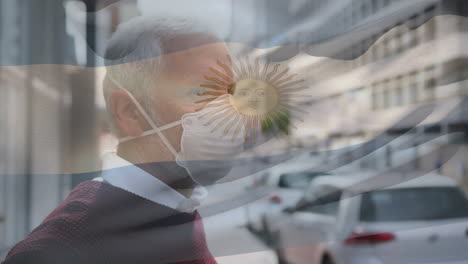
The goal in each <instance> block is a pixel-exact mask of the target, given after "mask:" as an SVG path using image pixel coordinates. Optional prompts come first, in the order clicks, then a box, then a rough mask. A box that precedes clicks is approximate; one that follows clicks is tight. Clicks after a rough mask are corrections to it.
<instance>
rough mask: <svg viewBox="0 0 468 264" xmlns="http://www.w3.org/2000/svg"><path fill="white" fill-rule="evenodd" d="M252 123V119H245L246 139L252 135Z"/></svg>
mask: <svg viewBox="0 0 468 264" xmlns="http://www.w3.org/2000/svg"><path fill="white" fill-rule="evenodd" d="M250 121H251V119H250V117H249V118H246V119H245V131H244V137H247V136H249V135H248V134H249V133H250V126H251V122H250Z"/></svg>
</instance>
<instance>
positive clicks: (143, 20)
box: [103, 16, 215, 135]
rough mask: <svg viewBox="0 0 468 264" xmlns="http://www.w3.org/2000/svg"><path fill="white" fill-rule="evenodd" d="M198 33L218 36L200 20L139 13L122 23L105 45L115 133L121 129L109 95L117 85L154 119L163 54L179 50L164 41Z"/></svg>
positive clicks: (106, 90) (107, 99)
mask: <svg viewBox="0 0 468 264" xmlns="http://www.w3.org/2000/svg"><path fill="white" fill-rule="evenodd" d="M198 33H203V34H207V35H211V36H215V35H214V34H213V33H211V32H210V31H209V30H208V29H206V28H203V27H202V26H200V24H198V23H197V22H195V21H189V20H187V19H179V18H157V17H153V16H140V17H136V18H134V19H131V20H129V21H128V22H125V23H123V24H121V25H119V27H118V28H117V31H116V32H115V33H114V34H113V36H112V38H111V39H110V40H109V43H108V45H107V48H106V54H105V59H106V65H107V66H106V68H107V72H106V77H105V78H104V83H103V86H104V99H105V102H106V108H107V113H108V116H109V121H110V126H111V130H112V131H113V132H114V134H116V133H118V131H117V129H116V126H115V120H114V117H113V116H112V110H111V109H110V105H111V104H110V95H111V94H112V92H113V91H114V90H116V89H118V86H117V85H119V86H121V87H123V88H125V89H126V90H127V91H128V92H130V93H131V94H132V95H133V96H134V97H135V99H136V100H138V102H139V103H140V104H141V105H142V106H143V108H144V109H145V110H146V111H147V113H148V114H149V115H150V117H151V118H153V120H155V118H156V115H155V113H154V108H153V107H152V106H153V103H154V89H155V87H156V86H157V83H155V82H156V81H155V80H157V79H158V76H159V75H160V73H161V69H162V68H163V67H164V61H163V59H162V55H164V54H167V53H170V52H173V51H176V50H174V47H167V46H165V45H164V42H166V41H170V40H173V39H176V38H177V37H181V36H186V35H190V34H198ZM175 49H176V48H175ZM116 82H117V83H118V84H116ZM116 135H117V134H116Z"/></svg>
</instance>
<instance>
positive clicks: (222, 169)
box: [110, 78, 244, 185]
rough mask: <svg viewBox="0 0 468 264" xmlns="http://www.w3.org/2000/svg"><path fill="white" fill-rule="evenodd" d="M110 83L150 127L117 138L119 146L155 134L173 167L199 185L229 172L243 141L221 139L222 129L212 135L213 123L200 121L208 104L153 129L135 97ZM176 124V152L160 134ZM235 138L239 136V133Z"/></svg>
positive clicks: (228, 137)
mask: <svg viewBox="0 0 468 264" xmlns="http://www.w3.org/2000/svg"><path fill="white" fill-rule="evenodd" d="M110 80H111V81H112V82H114V84H115V85H117V87H119V88H120V89H121V90H123V91H125V92H127V94H128V95H129V96H130V98H131V100H132V101H133V102H134V103H135V105H136V107H137V109H138V111H139V112H140V113H141V114H142V115H143V117H144V118H145V120H146V122H148V124H149V125H150V126H151V128H152V129H151V130H147V131H145V132H144V133H142V134H141V135H139V136H134V137H131V136H128V137H124V138H120V139H119V142H121V143H122V142H126V141H129V140H132V139H135V138H140V137H145V136H149V135H153V134H157V135H158V136H159V137H160V138H161V140H162V142H163V143H164V145H165V146H166V147H167V148H168V149H169V151H171V153H172V154H173V155H174V157H175V158H176V162H177V164H179V165H180V166H182V167H183V168H185V169H186V171H187V173H188V174H189V175H190V177H191V178H192V179H193V180H194V181H195V182H196V183H197V184H200V185H210V184H214V183H215V182H216V181H218V180H220V179H222V178H223V177H224V176H226V175H227V174H228V173H229V172H230V171H231V169H232V164H233V162H232V160H233V159H234V158H235V156H237V155H238V154H240V153H241V152H242V151H243V149H244V138H243V137H239V136H238V137H235V138H232V137H230V136H223V134H222V129H218V130H216V131H214V132H213V127H214V126H215V125H216V124H217V123H212V124H205V122H206V120H203V119H201V118H200V117H201V116H202V115H203V114H204V113H205V112H206V111H209V110H210V108H209V104H208V105H207V106H206V107H205V108H204V110H201V111H197V112H195V113H188V114H185V115H183V116H182V119H181V120H179V121H176V122H173V123H170V124H167V125H164V126H162V127H157V126H156V124H155V123H154V121H153V119H151V117H150V116H149V115H148V114H147V113H146V111H145V110H144V108H143V107H142V106H141V104H140V103H139V102H138V101H137V100H136V99H135V97H133V95H132V94H131V93H130V92H129V91H127V89H125V88H123V87H122V86H121V85H120V84H119V83H118V82H116V81H115V80H113V79H112V78H110ZM224 96H230V95H223V96H222V97H220V99H222V98H223V97H224ZM217 101H218V100H214V101H213V102H211V103H210V104H214V103H216V102H217ZM211 110H212V108H211ZM178 125H182V128H183V132H182V137H181V142H180V148H181V151H180V152H179V153H178V152H177V151H176V150H175V149H174V147H173V146H172V144H171V143H170V142H169V140H168V139H167V138H166V137H165V136H164V134H163V133H162V132H163V131H165V130H168V129H170V128H173V127H175V126H178ZM239 135H242V131H241V133H239Z"/></svg>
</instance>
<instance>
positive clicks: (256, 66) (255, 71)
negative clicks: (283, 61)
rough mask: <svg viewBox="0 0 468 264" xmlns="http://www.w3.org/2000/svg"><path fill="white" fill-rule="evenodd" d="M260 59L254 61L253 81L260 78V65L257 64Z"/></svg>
mask: <svg viewBox="0 0 468 264" xmlns="http://www.w3.org/2000/svg"><path fill="white" fill-rule="evenodd" d="M259 61H260V59H259V58H256V59H255V70H254V73H255V79H258V78H259V77H260V64H259Z"/></svg>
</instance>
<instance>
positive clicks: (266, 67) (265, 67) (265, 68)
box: [260, 62, 270, 80]
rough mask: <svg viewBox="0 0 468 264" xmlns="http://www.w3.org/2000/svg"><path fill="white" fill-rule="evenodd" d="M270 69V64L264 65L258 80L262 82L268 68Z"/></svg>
mask: <svg viewBox="0 0 468 264" xmlns="http://www.w3.org/2000/svg"><path fill="white" fill-rule="evenodd" d="M269 67H270V63H268V62H267V63H265V66H263V72H262V75H261V76H260V79H261V80H264V79H265V75H266V73H267V71H268V68H269Z"/></svg>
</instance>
